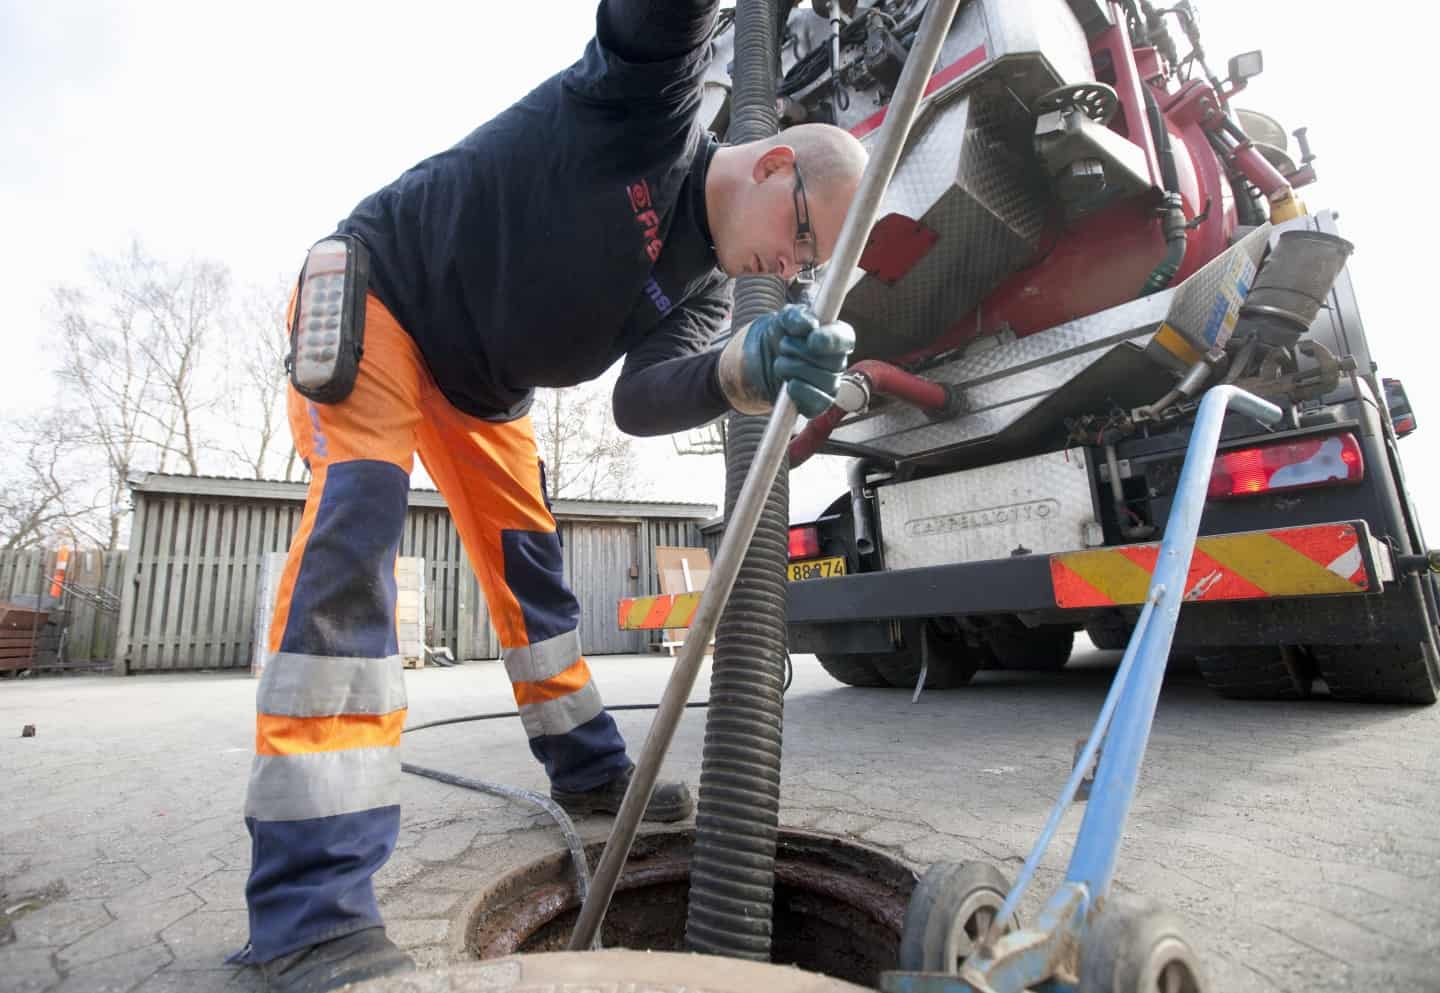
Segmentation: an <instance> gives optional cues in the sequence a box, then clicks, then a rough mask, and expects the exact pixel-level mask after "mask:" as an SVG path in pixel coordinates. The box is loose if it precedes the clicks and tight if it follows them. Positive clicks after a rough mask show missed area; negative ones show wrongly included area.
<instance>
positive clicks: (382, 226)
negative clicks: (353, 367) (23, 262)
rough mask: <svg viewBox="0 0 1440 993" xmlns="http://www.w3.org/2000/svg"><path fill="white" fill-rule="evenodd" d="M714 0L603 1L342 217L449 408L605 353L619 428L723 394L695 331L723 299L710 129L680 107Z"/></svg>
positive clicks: (635, 427) (683, 420) (660, 419)
mask: <svg viewBox="0 0 1440 993" xmlns="http://www.w3.org/2000/svg"><path fill="white" fill-rule="evenodd" d="M714 8H715V2H714V0H602V3H601V5H600V8H599V11H598V14H597V18H596V35H595V38H594V39H593V40H592V41H591V42H590V44H589V45H588V46H587V48H586V50H585V53H584V56H583V57H582V58H581V59H580V61H578V62H576V63H575V64H574V65H572V66H570V67H569V68H568V69H566V70H564V71H563V72H561V73H559V74H558V75H556V76H553V77H551V78H550V79H548V80H546V81H545V82H543V83H541V84H540V85H539V86H537V87H536V88H535V89H534V90H533V91H531V92H530V93H529V94H528V95H527V96H526V97H524V98H523V99H522V100H520V101H519V102H518V103H516V104H515V105H514V106H512V107H510V108H509V109H508V110H506V111H505V112H503V113H502V114H500V115H499V116H498V117H495V118H494V119H492V120H490V121H488V122H487V123H485V124H483V125H481V126H480V127H479V128H477V129H476V130H475V131H474V132H472V133H471V134H470V135H468V136H467V137H466V138H465V139H463V140H462V141H461V142H460V143H459V144H457V145H455V146H454V147H453V148H450V149H448V150H446V151H444V152H441V153H440V154H438V155H434V156H432V157H430V158H428V159H426V160H424V161H423V162H421V163H419V164H418V165H416V166H414V167H413V168H411V169H409V170H408V171H407V172H405V173H404V174H403V175H401V176H400V177H399V178H398V179H397V180H395V181H394V182H393V183H391V184H390V185H389V186H386V187H385V188H384V189H382V190H380V191H378V192H377V193H375V194H373V195H372V196H370V197H368V198H366V199H365V200H364V201H363V202H361V203H360V205H359V206H357V207H356V208H355V210H354V212H353V213H352V214H351V215H350V216H349V217H348V218H347V219H346V220H345V221H343V222H342V223H341V225H340V227H339V230H340V231H341V232H342V233H346V234H353V235H356V236H358V237H359V238H360V239H361V240H362V241H364V242H365V244H366V245H367V246H368V248H369V249H370V253H371V288H372V289H373V291H374V292H375V293H376V295H377V296H379V298H380V300H381V301H382V302H383V303H384V304H385V305H386V307H388V308H389V309H390V311H391V312H392V313H393V314H394V315H395V317H396V318H397V319H398V320H399V322H400V324H401V325H402V326H403V327H404V328H405V329H406V331H407V332H408V333H409V334H410V336H411V337H412V338H414V340H415V342H416V344H417V345H418V347H419V349H420V352H421V354H422V355H423V356H424V357H425V361H426V364H427V366H428V367H429V369H430V372H431V374H432V375H433V376H434V377H435V381H436V383H437V385H438V386H439V387H440V389H441V391H442V392H443V393H444V394H445V396H446V398H447V399H449V400H450V402H451V403H453V404H454V405H455V406H456V407H458V408H459V409H460V410H463V411H465V412H466V413H469V414H472V415H475V416H478V417H484V418H493V419H509V418H513V417H517V416H520V415H521V414H523V413H524V412H525V411H526V410H527V409H528V407H529V404H530V399H531V396H532V392H533V390H534V388H535V387H540V386H549V387H562V386H572V385H574V384H576V383H581V382H584V381H586V380H589V379H593V378H595V377H596V376H599V375H600V374H601V373H602V372H604V371H605V370H606V369H607V368H609V367H610V366H611V365H612V364H613V363H614V362H615V361H616V360H618V359H619V358H621V357H622V356H624V357H625V365H624V367H623V370H622V373H621V376H620V379H619V381H618V382H617V384H616V388H615V394H614V406H615V419H616V422H617V424H619V426H620V427H621V428H622V430H625V431H627V432H630V433H632V434H662V433H667V432H671V431H677V430H681V429H684V428H687V427H692V426H694V425H697V424H701V423H704V422H705V421H708V420H711V419H712V418H714V417H716V416H718V415H719V414H721V413H723V412H724V411H725V410H726V409H728V404H727V403H726V401H725V398H724V395H723V393H722V392H721V390H720V387H719V383H718V380H717V377H716V373H715V366H716V355H715V353H714V352H713V351H711V350H710V348H709V346H710V343H711V341H712V340H713V339H714V338H715V336H716V334H717V333H718V332H719V330H720V329H721V328H722V326H723V325H724V324H725V321H726V318H727V314H728V311H729V293H728V281H727V280H726V278H725V276H724V275H723V274H722V273H721V272H720V271H719V270H718V269H717V268H716V258H715V252H714V247H713V245H712V243H711V240H710V232H709V227H708V224H707V219H706V208H705V175H706V171H707V169H708V168H709V164H710V158H711V156H712V155H713V153H714V148H715V142H714V139H713V138H711V137H710V136H709V135H708V134H707V133H706V132H705V131H704V130H703V128H702V127H701V126H700V125H699V124H698V123H697V121H696V119H695V118H696V113H697V111H698V109H699V106H700V85H701V75H702V73H703V71H704V68H705V63H706V60H707V57H708V51H709V38H710V31H711V25H712V23H713V19H714Z"/></svg>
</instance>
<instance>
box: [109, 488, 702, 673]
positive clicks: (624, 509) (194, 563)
mask: <svg viewBox="0 0 1440 993" xmlns="http://www.w3.org/2000/svg"><path fill="white" fill-rule="evenodd" d="M131 493H132V496H133V498H134V503H135V512H134V518H133V521H132V525H131V540H130V549H129V552H128V557H127V560H126V564H125V568H124V579H123V583H122V585H123V592H124V604H123V606H122V609H121V619H120V635H119V640H120V659H119V662H118V663H117V665H116V671H117V672H118V671H125V672H141V671H160V670H182V669H233V668H245V667H248V666H249V665H250V663H251V658H252V655H253V653H254V646H255V618H256V610H257V602H256V601H257V599H258V597H259V595H260V594H259V590H260V585H261V580H262V577H263V572H264V564H265V557H266V555H267V554H269V553H272V552H283V551H284V550H285V549H286V548H287V547H288V546H289V543H290V537H291V535H292V534H293V533H294V532H295V529H296V528H297V527H298V526H299V523H300V515H301V511H302V509H303V503H304V498H305V486H304V484H299V483H274V482H257V481H253V480H229V479H211V478H194V477H183V476H161V475H154V474H152V475H146V476H141V477H137V478H136V479H135V480H132V482H131ZM554 511H555V516H556V519H557V522H558V524H559V527H560V536H561V541H562V542H563V543H564V546H565V574H566V578H567V579H569V581H570V583H571V586H572V588H573V589H574V590H575V592H576V596H577V597H578V599H579V600H580V604H581V614H582V618H581V627H580V634H581V646H582V649H583V650H584V651H585V652H586V653H587V654H592V655H599V654H607V653H613V652H635V651H641V650H643V649H644V647H645V645H646V644H647V643H649V642H651V641H653V640H655V638H656V637H657V636H656V635H654V634H652V633H650V632H631V631H620V630H618V626H617V624H616V620H615V617H616V606H617V604H618V602H619V600H620V598H621V597H625V596H637V595H643V594H648V593H657V592H659V585H658V575H657V572H656V569H655V563H654V549H655V547H656V546H657V545H699V544H700V543H701V539H700V531H699V525H700V523H701V522H702V521H703V520H705V519H706V518H707V517H709V516H710V515H711V514H713V513H714V508H713V507H708V506H704V505H691V504H660V503H623V502H609V501H583V500H559V501H556V503H555V507H554ZM400 554H401V555H411V556H417V557H420V558H423V559H424V560H425V569H426V577H425V590H426V619H425V620H426V643H427V644H428V645H430V646H431V647H441V646H444V647H448V648H449V649H450V650H451V651H452V652H453V653H454V654H455V655H456V656H457V657H460V658H472V659H473V658H495V657H497V656H498V655H499V653H500V646H499V641H498V639H497V638H496V636H495V633H494V630H493V628H492V627H491V625H490V619H489V613H488V611H487V610H486V607H485V601H484V598H483V597H482V596H481V594H480V588H479V583H478V581H477V580H476V578H475V575H474V573H473V572H472V571H471V569H470V566H469V563H468V562H467V561H466V559H465V556H464V553H463V551H462V549H461V547H460V538H459V535H458V534H457V532H456V530H455V526H454V524H453V522H452V521H451V520H450V514H449V511H448V509H447V508H446V507H445V504H444V502H443V501H442V500H441V499H440V496H439V494H438V493H433V492H427V491H415V492H412V493H411V494H410V508H409V511H408V514H407V518H406V523H405V529H404V531H403V533H402V535H401V540H400Z"/></svg>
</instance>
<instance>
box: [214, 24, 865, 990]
mask: <svg viewBox="0 0 1440 993" xmlns="http://www.w3.org/2000/svg"><path fill="white" fill-rule="evenodd" d="M715 6H716V4H715V0H602V2H601V3H600V5H599V9H598V12H597V17H596V33H595V37H594V39H593V40H592V41H591V42H590V43H589V45H588V46H587V48H586V50H585V52H584V55H583V57H582V58H581V59H580V60H579V61H578V62H576V63H575V64H574V65H572V66H570V67H569V68H568V69H566V70H564V71H562V72H560V73H559V74H558V75H556V76H554V77H552V78H551V79H549V80H547V81H545V82H544V83H541V84H540V85H539V86H538V87H537V88H536V89H535V90H533V91H532V92H531V93H530V94H529V95H527V96H525V97H524V98H523V99H521V100H520V101H519V102H518V103H516V104H515V105H514V106H512V107H510V108H509V109H508V110H506V111H505V112H503V113H501V114H500V115H499V116H498V117H496V118H494V119H492V120H491V121H489V122H488V123H486V124H484V125H482V126H481V127H480V128H478V129H477V130H476V131H474V132H473V133H471V134H470V135H469V136H468V137H466V138H465V139H463V140H462V141H461V142H460V143H459V144H457V145H455V146H454V147H453V148H450V149H448V150H447V151H444V152H441V153H440V154H438V155H435V156H432V157H431V158H428V159H425V160H424V161H422V162H420V163H419V164H418V165H416V166H414V167H413V168H411V169H410V170H408V171H407V172H405V173H404V174H403V175H401V176H400V177H399V178H398V179H396V180H395V181H394V182H392V183H391V184H390V185H388V186H386V187H385V188H383V189H381V190H380V191H379V192H377V193H375V194H373V195H372V196H370V197H368V198H366V199H365V200H363V201H362V202H361V203H360V204H359V206H357V207H356V208H355V210H354V212H353V213H351V214H350V216H349V217H348V218H346V219H345V220H344V221H342V222H341V223H340V225H339V227H338V230H337V231H336V232H335V233H334V234H332V235H331V236H330V237H328V238H326V239H324V240H322V241H321V242H319V243H317V245H316V246H315V247H314V248H312V249H311V252H310V253H309V255H308V256H307V260H306V263H305V266H304V268H303V269H302V272H301V278H300V281H299V283H298V285H297V289H296V294H295V297H294V299H293V300H292V304H291V338H292V351H291V356H290V363H289V365H290V368H291V378H292V385H293V387H294V388H292V389H291V390H290V394H289V421H290V428H291V432H292V434H293V436H294V441H295V445H296V448H297V450H298V451H299V453H300V454H301V455H302V456H303V457H304V459H305V460H306V463H307V465H308V466H309V468H310V472H311V480H310V485H309V493H308V496H307V499H306V504H305V512H304V516H303V517H302V519H301V522H300V527H299V529H298V531H297V532H296V535H295V538H294V541H293V542H292V544H291V547H290V552H289V557H288V559H287V560H286V564H285V569H284V572H283V574H282V578H281V581H280V588H279V593H278V596H277V601H276V605H275V611H274V615H273V617H274V619H273V623H272V625H271V627H270V630H269V648H270V651H271V653H272V654H271V655H270V657H269V658H270V660H269V662H268V664H267V665H266V668H265V671H264V674H263V676H262V678H261V681H260V687H259V691H258V695H257V711H258V713H257V718H256V747H255V752H256V754H255V758H254V763H253V767H252V772H251V778H250V782H249V789H248V795H247V798H246V804H245V820H246V825H247V827H248V829H249V832H250V836H251V839H252V849H251V851H252V856H251V858H252V861H251V868H250V876H249V880H248V883H247V885H246V901H247V904H248V908H249V925H250V940H249V944H248V945H247V946H246V948H245V949H244V950H242V951H241V952H240V953H237V956H236V957H235V959H236V960H237V961H242V962H249V963H254V964H257V965H259V966H260V969H261V971H262V972H263V974H264V977H265V980H266V982H267V984H268V986H269V988H271V989H274V990H282V991H304V993H314V991H320V990H329V989H333V988H336V987H338V986H340V985H343V984H344V983H346V982H352V981H358V980H362V979H366V978H370V977H373V976H379V975H388V974H391V973H394V972H399V971H405V970H408V969H411V968H413V963H412V962H411V960H410V958H409V956H407V955H406V954H404V953H403V952H402V951H400V950H399V949H398V948H397V947H396V946H395V945H394V944H392V943H391V942H390V940H389V939H388V938H387V937H386V934H385V931H384V928H383V925H382V923H381V918H380V913H379V910H378V908H377V905H376V899H375V894H374V891H373V886H372V877H373V875H374V874H375V872H376V870H378V869H379V868H380V867H381V866H382V865H384V864H385V862H386V860H387V859H388V858H389V857H390V855H391V852H392V850H393V849H394V847H395V842H396V838H397V834H398V831H399V824H400V808H399V805H398V800H397V793H398V786H397V780H398V778H399V774H400V768H399V759H398V756H397V746H398V744H399V739H400V731H401V726H402V725H403V723H404V720H405V714H406V699H405V687H404V683H403V671H402V666H401V661H400V659H399V657H398V649H397V644H396V625H395V582H394V572H393V570H394V564H395V555H396V550H397V548H398V545H399V542H400V535H401V532H402V529H403V527H404V522H405V512H406V502H407V490H408V485H409V478H410V473H411V469H412V467H413V456H414V453H415V452H416V451H417V450H418V451H419V453H420V457H421V459H422V460H423V461H424V463H425V467H426V469H427V470H428V471H429V473H430V476H431V478H432V479H433V480H434V481H435V483H436V485H437V486H438V487H439V490H440V492H441V494H442V495H443V496H444V498H445V501H446V503H447V505H448V506H449V508H450V512H451V515H452V518H453V520H454V521H455V526H456V529H457V530H458V532H459V534H460V538H461V541H462V542H463V544H464V547H465V550H466V553H467V555H468V557H469V560H470V563H471V565H472V567H473V568H474V570H475V574H476V575H477V576H478V577H479V579H480V583H481V586H482V587H483V589H484V591H485V597H486V601H487V602H488V604H489V608H490V616H491V619H492V621H493V623H494V625H495V628H496V630H497V632H498V633H499V636H500V642H501V645H502V648H503V655H504V662H505V669H506V672H507V674H508V676H509V678H510V681H511V684H512V688H513V690H514V695H515V700H516V703H517V704H518V706H519V711H520V717H521V720H522V722H523V724H524V728H525V732H526V734H527V736H528V738H529V742H530V748H531V751H532V752H533V753H534V755H535V757H536V758H537V759H538V760H539V761H540V762H541V763H543V765H544V769H545V772H546V774H547V775H548V777H549V781H550V784H551V795H552V796H553V797H554V798H555V800H556V801H558V802H559V804H560V805H561V806H562V807H564V808H565V809H566V810H567V811H569V812H570V813H571V814H572V815H576V816H583V815H589V814H595V813H614V812H615V811H617V810H618V809H619V805H620V801H621V799H622V797H623V796H624V793H625V788H626V786H627V784H628V782H629V780H630V776H631V773H632V770H633V765H632V763H631V760H630V759H629V758H628V757H627V755H626V750H625V742H624V740H623V739H622V738H621V736H620V733H619V730H618V729H617V728H616V725H615V722H614V720H613V719H612V718H611V717H610V715H609V714H608V713H606V711H605V709H604V707H603V705H602V703H601V700H600V694H599V691H598V690H597V689H596V686H595V683H594V681H593V680H592V678H591V675H590V671H589V669H588V668H587V666H586V663H585V659H584V658H583V657H582V655H581V653H580V636H579V632H578V630H577V624H578V616H579V608H578V604H577V601H576V599H575V597H574V595H573V594H572V592H571V591H570V589H569V588H568V587H567V585H566V583H565V580H564V576H563V571H562V558H561V548H560V542H559V539H558V536H557V532H556V526H555V520H554V518H553V517H552V516H551V512H550V509H549V507H548V505H547V502H546V499H545V482H544V466H543V465H542V464H541V463H540V461H539V459H538V457H537V452H536V446H535V441H534V436H533V433H532V428H531V424H530V420H529V418H528V417H527V413H526V412H527V409H528V407H529V405H530V402H531V398H532V395H533V391H534V389H535V388H536V387H542V386H543V387H564V386H570V385H573V384H577V383H581V382H584V381H586V380H590V379H593V378H595V377H596V376H598V375H600V374H601V373H603V372H604V371H605V370H606V369H607V368H609V367H610V366H611V365H612V364H613V363H615V362H616V361H617V360H619V359H621V358H622V357H623V358H624V366H623V369H622V372H621V374H620V376H619V379H618V381H617V382H616V385H615V389H614V395H613V409H614V416H615V421H616V423H617V424H618V426H619V427H620V428H621V429H622V430H624V431H626V432H629V433H631V434H637V435H658V434H666V433H672V432H675V431H678V430H682V429H686V428H690V427H694V426H696V425H699V424H703V423H705V422H708V421H710V420H713V419H714V418H716V417H718V416H721V415H722V414H724V413H725V412H726V411H729V410H739V411H743V412H747V413H761V412H763V411H765V410H767V409H769V407H770V405H771V404H772V403H773V402H774V400H775V399H776V398H777V396H778V394H779V391H780V390H781V389H782V388H787V386H786V384H788V390H789V392H790V395H791V396H792V397H793V398H794V400H795V402H796V404H797V406H798V408H799V409H800V411H801V412H802V413H804V414H807V415H809V416H814V415H816V414H818V413H820V412H821V411H823V410H825V409H826V408H828V407H829V406H830V404H831V402H832V400H833V398H834V395H835V391H836V388H837V386H838V382H839V374H840V373H841V372H842V371H843V369H844V366H845V363H846V359H847V356H848V354H849V353H850V351H851V350H852V349H853V347H854V334H853V332H852V331H851V330H850V329H849V328H848V327H847V326H846V325H844V324H842V323H833V324H827V325H824V326H821V325H820V324H819V322H818V321H817V319H816V318H815V316H814V314H813V313H811V312H810V311H809V310H808V309H806V308H804V307H802V306H794V305H792V306H789V307H786V308H785V309H783V310H781V311H779V312H777V313H774V314H769V315H765V316H763V317H761V318H759V319H757V320H755V321H754V322H752V323H750V324H749V325H748V326H746V327H744V328H741V329H738V330H737V331H735V332H734V333H733V334H732V335H731V336H729V338H728V340H726V341H724V342H723V343H721V344H717V339H720V338H723V337H724V336H723V334H722V332H723V330H724V326H725V324H726V320H727V314H728V309H729V293H728V281H729V279H730V278H731V277H734V276H739V275H742V274H761V273H768V274H771V275H776V276H780V277H782V278H784V279H787V280H790V279H794V278H795V277H797V276H801V275H802V274H805V273H807V272H808V271H810V270H813V268H814V267H815V266H817V265H819V264H822V263H823V262H825V261H826V260H827V259H828V258H829V256H830V254H831V252H832V251H833V250H834V246H835V242H836V239H837V237H838V235H839V232H840V227H841V225H842V223H843V220H844V217H845V213H846V211H847V209H848V207H849V203H850V200H851V199H852V197H853V196H854V193H855V190H856V187H857V186H858V184H859V178H860V174H861V172H862V171H863V168H864V164H865V153H864V151H863V149H862V147H861V146H860V144H859V143H858V142H857V141H856V140H855V139H854V138H853V137H851V136H850V135H849V134H848V133H846V132H845V131H843V130H841V129H839V128H835V127H831V126H828V125H816V124H811V125H804V126H801V127H797V128H794V129H791V130H789V131H786V132H784V133H783V134H782V135H780V136H778V137H777V138H774V139H769V140H766V141H761V142H756V143H750V144H740V145H730V146H727V145H720V144H718V143H717V142H716V141H715V139H714V138H712V137H711V136H710V135H708V134H707V133H706V132H705V131H704V129H703V128H702V127H701V126H700V124H699V123H698V122H697V121H696V115H697V111H698V109H699V105H700V88H701V76H702V73H703V71H704V69H705V66H706V63H707V58H708V51H709V39H710V35H711V32H712V30H713V26H714V20H715V16H716V13H715ZM362 316H363V327H362V326H361V320H360V319H361V317H362ZM360 345H363V350H361V348H359V347H357V346H360ZM356 356H358V359H357V358H356ZM692 810H693V804H692V801H691V798H690V793H689V790H688V789H687V787H686V786H685V784H683V783H662V784H659V785H658V786H657V788H656V790H655V792H654V796H653V799H652V800H651V801H650V804H649V806H648V808H647V809H646V811H645V816H646V817H647V819H650V820H659V821H668V820H676V819H680V818H683V817H686V816H688V815H689V814H690V813H691V812H692Z"/></svg>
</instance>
